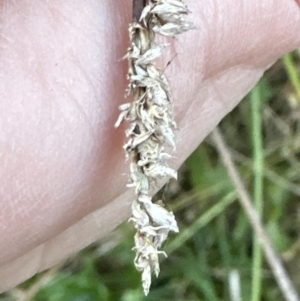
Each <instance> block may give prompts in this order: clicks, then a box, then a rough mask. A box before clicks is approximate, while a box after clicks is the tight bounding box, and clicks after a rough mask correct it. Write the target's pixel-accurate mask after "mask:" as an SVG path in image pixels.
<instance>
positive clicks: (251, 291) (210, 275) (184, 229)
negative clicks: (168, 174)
mask: <svg viewBox="0 0 300 301" xmlns="http://www.w3.org/2000/svg"><path fill="white" fill-rule="evenodd" d="M299 68H300V61H299V56H298V57H297V54H289V55H286V56H285V57H284V58H283V60H281V61H279V62H278V63H277V64H276V65H275V66H274V67H272V68H271V69H270V70H269V71H268V72H267V73H266V74H265V76H264V77H263V79H262V80H261V81H260V83H259V84H258V85H257V86H256V88H255V89H254V90H253V91H252V92H251V93H250V94H249V95H248V96H247V97H246V98H245V99H244V100H243V101H242V103H241V104H240V105H239V106H238V107H237V108H236V109H235V110H234V111H233V112H232V113H231V114H230V115H228V116H227V117H226V118H225V119H224V120H223V121H222V123H221V125H220V127H221V130H222V132H223V134H224V137H225V139H226V142H227V144H228V145H229V146H230V148H231V151H232V156H233V158H234V160H235V163H236V166H237V168H238V170H239V172H240V174H241V175H242V179H243V181H244V183H245V185H246V187H247V189H248V191H249V192H250V194H251V195H252V197H253V203H254V205H255V207H256V208H257V211H258V212H259V213H260V214H261V218H262V220H263V223H264V225H265V226H266V229H267V231H268V233H269V236H270V238H271V240H272V242H273V244H274V246H275V248H276V250H277V251H278V252H279V253H280V254H281V256H282V258H283V259H284V263H285V266H286V267H287V270H288V272H289V275H290V277H291V279H292V281H293V282H294V284H295V286H296V288H297V289H298V291H300V273H299V267H300V263H299V262H300V239H299V238H300V234H299V229H300V214H299V212H298V211H297V210H299V196H300V172H299V170H300V138H299V137H300V122H299V121H300V78H299ZM249 112H251V114H249ZM171 185H172V189H170V187H171ZM162 195H163V197H164V199H165V202H166V203H168V206H170V207H171V208H172V210H174V211H175V213H176V216H177V218H178V220H179V226H180V229H181V232H180V233H179V234H178V235H177V236H176V235H171V237H170V238H169V240H168V241H167V243H166V245H165V249H166V251H167V252H168V255H169V257H168V258H167V259H163V258H162V264H161V270H162V271H161V274H160V276H159V278H158V279H155V280H154V283H153V285H152V289H151V291H150V294H149V296H148V297H147V298H146V297H144V296H143V293H142V289H141V283H140V275H139V273H138V272H137V271H136V270H135V269H134V267H133V263H132V262H133V258H134V253H133V252H132V251H131V248H132V246H133V238H132V237H133V233H134V232H133V230H132V228H131V226H130V225H129V224H128V223H124V224H123V225H121V226H120V227H119V228H118V229H117V230H116V232H117V233H119V235H118V236H117V237H122V239H121V241H120V242H119V243H118V244H117V246H116V247H114V248H112V249H111V250H109V251H108V252H106V253H105V254H102V253H103V252H101V250H102V245H103V244H104V243H105V242H104V241H100V242H98V243H96V244H94V245H93V246H90V247H89V248H87V249H85V250H83V251H82V252H80V253H79V254H78V255H76V256H75V257H74V258H73V259H70V260H68V261H67V262H66V263H65V264H64V265H63V266H62V267H61V268H59V269H58V270H57V271H55V272H53V273H49V272H48V274H47V273H46V274H45V273H42V274H41V275H39V276H38V277H35V278H33V279H31V280H29V281H27V282H26V283H25V284H23V285H21V286H20V287H18V288H17V289H15V290H12V291H10V292H8V293H6V294H3V295H0V300H2V301H4V300H7V301H13V300H17V301H19V300H21V299H20V295H22V294H24V295H25V294H26V292H28V291H29V290H30V289H31V288H32V286H33V285H36V284H38V285H37V287H38V289H37V290H36V291H35V292H34V294H33V295H32V297H31V298H30V299H28V300H33V301H44V300H49V301H66V300H67V301H69V300H71V301H94V300H101V301H116V300H121V301H142V300H147V301H154V300H155V301H157V300H160V301H164V300H166V301H167V300H168V301H169V300H174V301H196V300H197V301H239V299H238V297H239V296H237V299H236V300H235V299H233V297H232V296H233V290H234V291H236V292H238V291H240V300H243V301H250V300H251V301H259V300H263V301H274V300H276V301H280V300H284V299H283V297H282V295H281V292H280V290H279V288H278V286H277V283H276V281H275V280H274V277H273V274H272V272H271V270H270V268H269V266H268V265H267V263H266V260H265V258H264V255H263V253H262V252H261V248H260V246H259V244H258V243H257V238H256V237H255V235H254V234H253V231H252V228H251V226H250V223H249V221H248V219H247V217H246V215H245V213H244V211H243V210H242V208H241V207H240V205H239V202H238V201H237V195H236V191H235V189H234V186H233V184H232V183H231V181H230V179H229V177H228V176H227V171H226V169H225V167H224V166H223V164H222V162H221V160H220V158H219V155H218V153H217V151H216V149H215V148H214V147H213V146H212V145H211V143H210V139H209V138H208V139H207V140H206V141H205V142H204V143H203V144H202V145H201V146H200V147H199V148H198V149H197V150H196V151H195V152H194V153H193V154H192V155H191V156H190V157H189V158H188V160H187V161H186V163H185V164H184V165H183V166H182V168H181V169H180V171H179V181H178V182H177V183H174V182H172V183H169V184H168V185H166V186H165V187H164V188H163V193H162ZM114 237H115V236H112V238H111V239H115V238H114ZM100 254H101V255H100ZM233 275H235V276H238V278H239V280H240V281H239V282H237V284H235V286H234V287H232V285H230V284H231V281H232V279H233ZM41 279H47V281H45V283H43V284H42V285H39V281H40V280H41Z"/></svg>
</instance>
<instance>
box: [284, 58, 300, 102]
mask: <svg viewBox="0 0 300 301" xmlns="http://www.w3.org/2000/svg"><path fill="white" fill-rule="evenodd" d="M283 63H284V66H285V69H286V71H287V74H288V77H289V79H290V81H291V83H292V84H293V86H294V89H295V91H296V93H297V96H298V102H299V103H300V77H299V74H298V71H297V68H296V66H295V64H294V62H293V58H292V55H291V53H288V54H286V55H284V56H283Z"/></svg>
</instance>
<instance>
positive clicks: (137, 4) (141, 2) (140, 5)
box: [132, 0, 146, 22]
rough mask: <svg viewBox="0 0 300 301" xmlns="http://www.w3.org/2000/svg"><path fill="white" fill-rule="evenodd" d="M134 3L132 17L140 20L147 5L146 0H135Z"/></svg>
mask: <svg viewBox="0 0 300 301" xmlns="http://www.w3.org/2000/svg"><path fill="white" fill-rule="evenodd" d="M132 4H133V6H132V18H133V21H136V22H138V21H139V20H140V17H141V14H142V11H143V9H144V7H145V6H146V0H133V3H132Z"/></svg>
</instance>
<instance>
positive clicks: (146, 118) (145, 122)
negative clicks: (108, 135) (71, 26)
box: [115, 0, 194, 295]
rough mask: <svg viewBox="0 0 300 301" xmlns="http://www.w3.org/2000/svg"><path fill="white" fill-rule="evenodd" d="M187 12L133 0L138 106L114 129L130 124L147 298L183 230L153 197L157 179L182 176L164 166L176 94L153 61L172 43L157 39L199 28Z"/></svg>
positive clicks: (139, 263) (135, 218)
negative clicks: (168, 245)
mask: <svg viewBox="0 0 300 301" xmlns="http://www.w3.org/2000/svg"><path fill="white" fill-rule="evenodd" d="M188 12H189V11H188V9H187V7H186V5H185V4H184V3H183V1H182V0H134V9H133V16H134V22H133V23H132V24H130V26H129V36H130V46H129V48H128V52H127V55H126V57H127V59H128V62H129V70H128V80H129V85H128V88H127V90H126V96H128V95H130V94H131V95H132V96H133V101H132V102H131V103H125V104H123V105H121V106H120V107H119V109H120V111H121V113H120V115H119V118H118V120H117V122H116V124H115V126H116V127H117V126H119V125H120V124H121V123H122V122H123V121H124V120H126V121H128V122H129V127H128V129H127V130H126V132H125V134H126V137H127V141H126V143H125V144H124V150H125V152H126V157H127V158H129V159H130V161H131V162H130V183H129V184H128V186H129V187H133V188H134V189H135V194H136V199H135V200H134V201H133V203H132V217H131V218H130V220H131V221H132V222H133V223H134V226H135V228H136V231H137V232H136V234H135V237H134V239H135V247H134V248H133V250H134V251H135V253H136V256H135V260H134V264H135V266H136V268H137V270H139V271H141V272H142V283H143V288H144V293H145V294H146V295H147V294H148V292H149V288H150V284H151V273H152V272H154V274H155V275H156V276H158V274H159V270H160V269H159V259H158V256H159V255H160V254H162V255H164V256H167V255H166V253H165V252H163V251H160V250H159V249H160V248H161V246H162V244H163V242H164V241H165V240H166V239H167V237H168V234H169V232H170V231H173V232H178V231H179V229H178V226H177V223H176V220H175V217H174V214H173V213H172V212H169V211H167V210H166V209H165V208H164V207H162V206H160V205H158V204H154V203H153V202H152V197H151V196H150V189H151V185H152V184H153V183H155V181H156V179H159V178H170V177H171V178H175V179H176V178H177V172H176V171H175V170H174V169H172V168H170V167H169V166H168V165H167V163H166V161H165V160H166V159H168V158H170V157H171V156H170V155H169V154H167V153H166V152H165V151H164V145H168V146H171V147H173V148H175V139H174V133H173V131H174V129H176V122H175V120H174V116H173V109H172V103H171V92H170V88H169V84H168V81H167V79H166V77H165V76H164V74H163V72H162V71H161V70H160V69H158V68H157V67H156V66H155V62H154V61H155V59H157V58H158V57H160V56H161V55H162V53H163V51H164V50H165V48H166V47H168V44H161V45H158V44H156V42H155V34H156V33H158V34H161V35H164V36H171V37H174V36H175V35H177V34H180V33H183V32H185V31H187V30H189V29H192V28H194V26H193V24H192V23H191V22H188V21H187V20H186V19H185V16H186V15H187V14H188Z"/></svg>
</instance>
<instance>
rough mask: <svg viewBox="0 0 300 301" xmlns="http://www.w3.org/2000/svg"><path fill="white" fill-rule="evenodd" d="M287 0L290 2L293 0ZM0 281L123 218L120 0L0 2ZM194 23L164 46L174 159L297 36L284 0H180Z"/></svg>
mask: <svg viewBox="0 0 300 301" xmlns="http://www.w3.org/2000/svg"><path fill="white" fill-rule="evenodd" d="M297 1H298V4H300V3H299V0H297ZM1 3H2V5H1V12H0V16H1V21H0V22H1V23H0V24H1V25H0V26H1V56H0V75H1V85H0V104H1V110H0V114H1V116H0V125H1V132H0V139H1V140H0V141H1V142H0V143H1V144H0V145H1V151H0V158H1V168H0V179H1V180H0V183H1V190H0V195H1V198H0V203H1V204H0V206H1V207H0V208H1V211H0V237H1V241H0V279H1V281H0V290H1V291H3V290H6V289H8V288H10V287H13V286H15V285H16V284H18V283H20V282H21V281H23V280H25V279H27V278H29V277H30V276H32V275H33V274H35V273H36V272H38V271H41V270H44V269H46V268H48V267H50V266H52V265H53V264H55V263H56V262H58V261H59V260H61V259H63V258H66V257H67V256H68V255H70V254H72V253H74V252H76V251H78V250H80V249H82V248H83V247H85V246H87V245H88V244H90V243H92V242H93V241H95V240H96V239H98V238H99V237H101V236H104V235H105V234H106V233H108V232H109V231H111V230H112V229H113V228H114V227H115V226H116V225H118V224H119V223H120V222H122V221H123V220H125V219H126V218H128V216H129V207H130V203H131V200H132V199H131V198H132V196H133V194H132V192H131V191H130V190H128V189H126V182H127V176H126V174H127V172H128V166H127V165H126V164H125V160H124V154H123V150H122V144H123V142H124V134H123V129H122V128H121V129H117V130H115V129H114V127H113V125H114V122H115V121H116V118H117V115H118V110H117V107H118V105H119V104H121V103H123V102H125V100H124V96H123V95H124V90H125V88H126V81H125V78H126V62H120V61H119V59H120V58H121V57H122V56H123V55H124V53H125V52H126V49H127V41H128V32H127V27H128V23H129V22H130V16H131V7H130V6H131V1H129V0H128V1H109V0H107V1H105V0H102V1H99V0H98V1H96V0H87V1H79V0H65V1H59V0H52V1H46V2H45V1H29V0H24V1H21V2H18V3H16V2H15V1H9V0H8V1H2V2H1ZM187 4H188V6H189V9H190V10H191V11H192V15H191V19H192V20H193V21H194V23H195V24H196V25H197V27H198V29H197V30H193V31H190V32H188V33H185V34H183V35H181V36H179V39H178V41H175V42H174V44H173V45H172V47H171V48H170V50H169V52H167V51H166V53H165V54H164V57H165V59H166V61H168V60H169V59H170V58H171V57H172V56H173V55H174V54H175V53H178V56H177V57H176V59H174V60H173V61H172V64H171V65H170V66H169V67H168V68H167V70H166V73H167V76H168V78H169V80H170V84H171V87H173V89H172V90H173V99H174V107H175V113H176V119H177V122H178V125H179V131H178V132H177V152H176V154H175V156H176V162H173V164H172V166H176V167H179V166H180V164H181V163H182V162H183V161H184V160H185V159H186V158H187V156H188V155H189V154H190V153H191V152H192V151H193V150H194V149H195V148H196V147H197V146H198V144H199V143H200V142H201V141H202V140H203V139H204V138H205V137H206V136H207V135H208V133H209V132H210V131H211V130H212V129H213V128H214V127H215V126H216V125H217V124H218V122H219V121H220V120H221V119H222V118H223V117H224V116H225V115H226V114H227V113H228V112H229V111H231V110H232V109H233V108H234V107H235V106H236V105H237V103H238V102H239V101H240V100H241V99H242V97H243V96H244V95H246V94H247V93H248V91H249V90H250V89H251V88H252V87H253V86H254V84H255V83H256V82H257V81H258V79H259V78H260V77H261V75H262V74H263V72H264V70H266V69H267V68H268V67H269V66H270V65H271V64H272V63H273V62H274V61H275V60H276V59H278V58H279V57H280V56H281V55H283V54H284V53H285V52H288V51H290V50H293V49H295V48H296V47H299V46H300V31H299V28H300V9H299V7H298V6H297V4H296V2H295V0H286V1H279V0H278V1H276V0H260V1H241V0H235V1H233V0H230V1H229V0H228V1H225V0H214V1H213V0H205V1H199V0H189V1H187Z"/></svg>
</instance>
